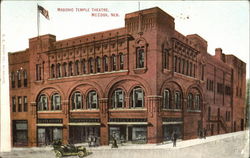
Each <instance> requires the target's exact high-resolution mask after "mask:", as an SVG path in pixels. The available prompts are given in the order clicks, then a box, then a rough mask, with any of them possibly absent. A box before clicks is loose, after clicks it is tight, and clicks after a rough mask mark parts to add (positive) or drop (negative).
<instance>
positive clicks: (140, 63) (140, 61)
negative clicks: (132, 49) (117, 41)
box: [136, 46, 145, 68]
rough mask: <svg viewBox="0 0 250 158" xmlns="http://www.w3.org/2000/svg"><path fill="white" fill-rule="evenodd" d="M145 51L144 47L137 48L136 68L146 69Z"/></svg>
mask: <svg viewBox="0 0 250 158" xmlns="http://www.w3.org/2000/svg"><path fill="white" fill-rule="evenodd" d="M144 63H145V49H144V46H142V47H137V48H136V68H144V67H145V65H144Z"/></svg>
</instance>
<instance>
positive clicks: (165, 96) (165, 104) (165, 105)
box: [163, 89, 171, 109]
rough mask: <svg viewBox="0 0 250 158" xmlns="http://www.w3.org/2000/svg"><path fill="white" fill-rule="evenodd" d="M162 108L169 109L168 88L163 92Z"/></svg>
mask: <svg viewBox="0 0 250 158" xmlns="http://www.w3.org/2000/svg"><path fill="white" fill-rule="evenodd" d="M163 108H164V109H171V106H170V92H169V90H168V89H166V90H164V93H163Z"/></svg>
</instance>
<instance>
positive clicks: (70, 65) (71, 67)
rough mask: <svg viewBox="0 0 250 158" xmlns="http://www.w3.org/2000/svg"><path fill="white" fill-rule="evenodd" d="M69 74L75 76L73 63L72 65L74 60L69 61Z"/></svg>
mask: <svg viewBox="0 0 250 158" xmlns="http://www.w3.org/2000/svg"><path fill="white" fill-rule="evenodd" d="M68 75H69V76H73V65H72V61H71V62H69V73H68Z"/></svg>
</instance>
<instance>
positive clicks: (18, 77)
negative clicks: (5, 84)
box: [17, 71, 22, 87]
mask: <svg viewBox="0 0 250 158" xmlns="http://www.w3.org/2000/svg"><path fill="white" fill-rule="evenodd" d="M21 85H22V84H21V72H20V71H17V87H21Z"/></svg>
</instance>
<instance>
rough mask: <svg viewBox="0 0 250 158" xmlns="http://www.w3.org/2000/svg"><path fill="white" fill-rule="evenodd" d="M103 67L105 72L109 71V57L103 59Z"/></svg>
mask: <svg viewBox="0 0 250 158" xmlns="http://www.w3.org/2000/svg"><path fill="white" fill-rule="evenodd" d="M103 66H104V72H107V71H108V57H107V56H104V57H103Z"/></svg>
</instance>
